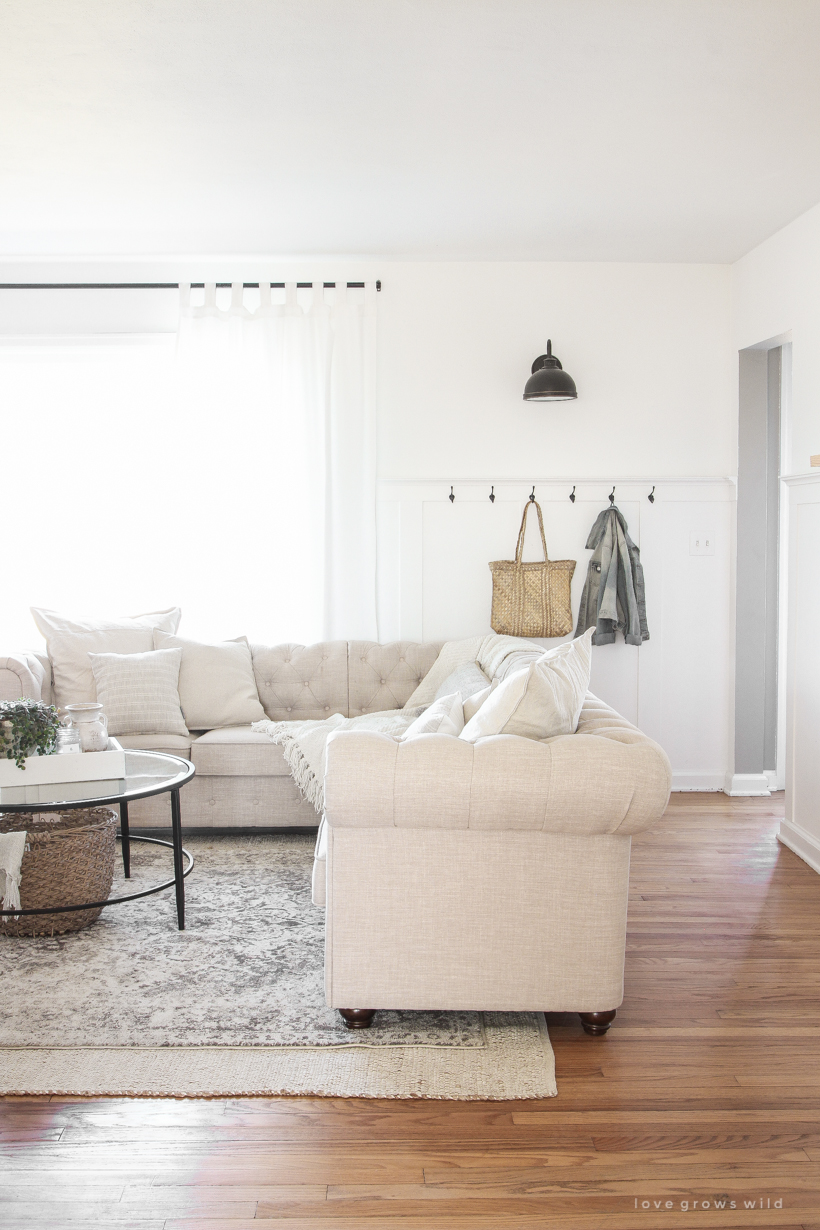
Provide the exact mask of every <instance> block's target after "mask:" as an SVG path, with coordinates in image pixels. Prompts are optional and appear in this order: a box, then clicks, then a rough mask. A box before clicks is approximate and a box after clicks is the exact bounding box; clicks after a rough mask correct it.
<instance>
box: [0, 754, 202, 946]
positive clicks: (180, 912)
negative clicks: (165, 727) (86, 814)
mask: <svg viewBox="0 0 820 1230" xmlns="http://www.w3.org/2000/svg"><path fill="white" fill-rule="evenodd" d="M126 754H127V755H129V756H139V755H146V754H147V755H150V756H154V757H156V756H162V758H163V759H165V760H170V761H176V762H177V763H178V764H182V765H185V770H184V772H182V773H178V774H177V775H176V777H169V778H166V779H163V784H162V785H161V786H157V787H155V788H153V789H146V790H134V791H128V797H127V798H123V797H122V795H108V796H105V797H100V798H98V799H83V800H77V801H71V800H68V799H66V800H64V801H63V802H61V803H0V812H40V811H68V810H69V809H72V810H73V809H77V810H91V809H92V808H94V807H105V806H109V805H112V804H117V806H118V807H119V809H120V831H119V832H118V834H117V836H118V837H119V838H120V842H121V845H122V870H123V875H124V876H125V878H126V880H130V879H131V842H132V841H144V842H149V843H150V844H151V845H155V846H168V847H169V848H170V849H172V850H173V852H174V878H173V880H166V881H165V882H164V883H163V884H156V885H154V886H153V887H152V888H146V889H143V891H142V892H140V893H127V894H126V895H125V896H124V897H109V898H108V899H107V900H106V901H85V902H83V903H82V905H60V906H49V907H48V908H47V909H36V910H0V917H2V916H3V915H6V916H7V915H9V914H13V915H14V916H15V917H21V916H23V915H28V914H68V913H70V912H72V911H74V910H96V909H101V908H104V907H106V906H109V905H121V904H122V903H123V902H125V901H137V900H138V899H139V898H140V897H151V896H153V895H154V893H161V892H163V891H164V890H165V889H166V888H171V886H172V885H173V887H174V889H175V894H176V907H177V925H178V927H179V929H180V931H184V930H185V878H186V876H188V875H190V873H191V871H193V867H194V856H193V854H191V852H190V850H186V849H185V848H184V846H183V845H182V817H181V812H180V807H179V792H180V789H181V787H182V786H185V785H187V783H188V782H189V781H190V780H191V778H192V777H193V776H194V774H195V772H196V770H195V769H194V766H193V765H192V764H191V762H190V761H189V760H183V758H182V757H181V756H169V755H168V754H167V753H166V752H149V753H140V752H138V751H136V750H132V749H130V748H127V749H126ZM166 791H169V792H170V794H171V840H170V841H165V840H164V839H163V838H160V837H132V836H131V831H130V829H129V826H128V804H129V802H132V801H133V800H135V799H148V798H151V797H152V796H153V795H155V794H165V792H166ZM183 856H184V857H185V858H186V859H187V860H188V865H187V867H186V866H183Z"/></svg>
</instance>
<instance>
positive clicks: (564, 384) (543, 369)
mask: <svg viewBox="0 0 820 1230" xmlns="http://www.w3.org/2000/svg"><path fill="white" fill-rule="evenodd" d="M577 396H578V390H577V389H576V387H575V381H574V380H573V379H572V376H570V375H569V373H568V372H565V371H564V369H563V368H562V367H561V361H560V359H556V357H555V355H554V354H553V353H552V341H551V340H550V341H548V342H547V353H546V354H540V355H539V356H538V358H537V359H536V360H535V362H534V363H533V365H532V375H531V376H530V378H529V380H528V381H527V383H526V385H525V386H524V401H572V400H573V398H575V397H577Z"/></svg>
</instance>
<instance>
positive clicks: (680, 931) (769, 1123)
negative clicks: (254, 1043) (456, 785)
mask: <svg viewBox="0 0 820 1230" xmlns="http://www.w3.org/2000/svg"><path fill="white" fill-rule="evenodd" d="M781 814H782V797H776V796H773V797H772V798H762V799H729V798H727V797H726V796H724V795H721V794H708V795H694V794H683V795H673V797H672V799H671V800H670V806H669V808H668V811H667V815H666V817H665V818H664V819H663V820H662V821H660V822H659V823H658V824H656V825H654V826H653V827H652V829H651V830H650V831H649V832H647V833H645V834H642V835H640V836H639V837H638V838H637V839H636V840H635V841H634V843H633V854H632V874H631V891H630V901H629V932H628V943H627V964H626V971H625V992H626V993H625V1001H624V1004H623V1006H622V1007H621V1009H619V1011H618V1016H617V1018H616V1021H615V1024H614V1025H613V1028H612V1030H611V1031H610V1033H609V1034H608V1035H607V1036H606V1037H605V1038H601V1039H594V1038H588V1037H587V1036H586V1035H585V1034H584V1033H583V1031H582V1029H581V1026H580V1023H579V1021H578V1018H577V1016H576V1015H574V1014H570V1013H555V1014H549V1016H548V1020H549V1026H550V1035H551V1037H552V1041H553V1046H554V1049H555V1053H556V1066H557V1072H558V1088H559V1093H558V1097H557V1098H555V1099H545V1100H542V1101H539V1102H531V1103H520V1102H512V1103H484V1104H481V1103H461V1104H457V1103H450V1102H435V1101H430V1102H394V1101H391V1100H389V1099H385V1100H380V1101H372V1100H359V1101H356V1100H352V1101H351V1100H345V1099H338V1098H334V1099H322V1098H258V1099H245V1098H228V1099H201V1100H194V1099H191V1100H185V1099H178V1100H174V1099H157V1098H145V1099H139V1098H136V1099H135V1098H116V1099H113V1098H112V1099H104V1098H81V1097H59V1098H58V1097H54V1098H50V1099H46V1098H42V1097H38V1098H28V1099H27V1098H8V1099H0V1168H2V1174H3V1180H2V1183H0V1224H1V1225H2V1227H3V1230H17V1228H18V1227H19V1230H35V1227H36V1230H41V1228H42V1227H44V1226H51V1225H59V1226H63V1225H65V1226H66V1227H71V1228H72V1230H85V1228H86V1226H87V1227H88V1230H91V1227H93V1228H94V1230H99V1227H100V1226H102V1225H109V1224H110V1225H112V1226H117V1227H119V1226H130V1225H133V1226H135V1227H139V1228H140V1230H251V1227H253V1230H260V1226H261V1227H269V1230H275V1228H278V1227H287V1230H339V1228H340V1227H344V1230H351V1228H352V1227H354V1226H355V1227H359V1226H363V1227H366V1230H509V1227H510V1226H511V1225H512V1226H514V1227H516V1228H517V1230H536V1227H537V1230H544V1227H553V1226H554V1227H556V1228H557V1227H560V1228H561V1230H565V1228H567V1230H639V1228H642V1230H657V1227H660V1226H669V1227H672V1228H675V1227H678V1226H690V1225H693V1224H695V1221H694V1220H693V1217H694V1218H696V1224H697V1225H698V1226H702V1227H711V1226H723V1227H728V1228H729V1230H734V1228H735V1227H737V1230H740V1227H743V1228H744V1230H746V1228H747V1227H766V1226H770V1227H775V1226H777V1227H780V1228H781V1230H782V1228H783V1227H793V1228H794V1230H798V1228H800V1227H802V1228H803V1230H806V1228H807V1227H815V1228H816V1230H820V1022H818V1018H817V999H818V995H819V994H820V877H818V876H817V875H816V874H815V873H814V872H813V871H812V870H811V869H810V868H809V867H807V866H806V864H804V863H803V862H801V860H800V859H798V858H797V857H796V856H795V855H793V854H792V852H791V851H788V850H786V849H785V848H784V847H782V846H779V845H778V843H777V841H776V839H775V831H776V828H777V824H778V821H779V818H780V815H781ZM715 1193H717V1194H718V1196H719V1198H720V1194H721V1193H723V1196H724V1198H727V1199H735V1200H736V1202H737V1203H740V1201H741V1200H754V1202H755V1204H756V1207H755V1208H754V1209H746V1208H739V1209H738V1210H735V1211H734V1212H733V1211H731V1210H730V1209H728V1208H727V1209H722V1210H718V1211H715V1210H714V1209H712V1208H710V1209H708V1210H704V1209H702V1208H701V1207H698V1208H697V1210H694V1209H693V1208H692V1202H693V1201H695V1200H697V1201H698V1202H699V1204H700V1203H702V1202H703V1201H704V1200H706V1201H709V1202H710V1204H711V1202H712V1201H713V1199H714V1195H715ZM761 1198H762V1199H763V1200H764V1203H765V1201H769V1203H770V1205H771V1204H772V1202H774V1201H776V1200H777V1199H781V1200H782V1201H783V1206H784V1207H783V1208H780V1209H775V1208H774V1207H768V1208H766V1207H764V1208H761V1207H759V1204H758V1203H757V1202H758V1201H759V1200H760V1199H761ZM667 1199H669V1200H671V1201H672V1204H673V1206H674V1207H673V1208H672V1209H666V1208H665V1207H664V1209H663V1211H662V1213H661V1211H660V1210H655V1209H654V1208H653V1207H651V1208H650V1209H649V1210H648V1211H647V1210H643V1209H642V1208H636V1207H635V1204H634V1202H635V1201H636V1200H638V1201H639V1203H640V1201H644V1200H648V1201H649V1202H650V1205H652V1204H653V1202H655V1201H662V1202H664V1203H665V1201H666V1200H667ZM630 1201H631V1202H632V1208H631V1209H630V1207H629V1205H630ZM682 1202H684V1203H685V1202H688V1206H689V1207H688V1208H687V1209H686V1210H684V1209H683V1208H682Z"/></svg>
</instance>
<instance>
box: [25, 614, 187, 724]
mask: <svg viewBox="0 0 820 1230" xmlns="http://www.w3.org/2000/svg"><path fill="white" fill-rule="evenodd" d="M31 613H32V615H33V616H34V622H35V624H36V625H37V628H38V630H39V631H40V633H41V634H42V635H43V636H44V637H45V639H46V648H47V650H48V656H49V658H50V660H51V669H52V672H53V674H54V701H55V704H57V705H59V706H60V707H63V706H65V705H72V704H80V703H81V702H83V701H95V700H96V699H97V692H96V689H95V686H94V672H93V671H92V669H91V659H90V657H89V655H90V654H92V653H118V654H130V653H146V652H148V651H149V650H152V649H153V648H154V628H161V629H162V631H163V632H176V630H177V628H178V627H179V621H180V618H181V616H182V612H181V611H180V609H179V607H178V606H174V607H170V608H169V609H168V610H167V611H150V612H149V613H148V614H147V615H124V616H121V617H119V618H113V619H70V618H69V617H68V616H66V615H60V614H58V612H57V611H48V610H45V609H44V608H43V607H36V606H33V607H32V608H31Z"/></svg>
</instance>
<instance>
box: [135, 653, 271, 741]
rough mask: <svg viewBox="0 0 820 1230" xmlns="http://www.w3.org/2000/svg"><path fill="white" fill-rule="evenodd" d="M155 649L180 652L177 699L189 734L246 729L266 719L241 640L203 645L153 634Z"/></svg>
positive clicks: (251, 668) (248, 655) (249, 661)
mask: <svg viewBox="0 0 820 1230" xmlns="http://www.w3.org/2000/svg"><path fill="white" fill-rule="evenodd" d="M154 648H155V649H180V650H181V651H182V666H181V667H180V671H179V698H180V703H181V705H182V712H183V713H184V715H185V721H186V722H187V723H188V726H189V728H190V729H191V730H214V729H216V728H217V727H219V726H249V725H250V724H251V722H261V721H262V720H263V719H264V717H265V716H266V714H265V710H264V709H263V708H262V705H261V703H260V701H259V693H258V692H257V690H256V678H255V676H254V673H253V659H252V657H251V651H250V646H249V645H248V642H247V641H246V640H245V638H244V637H240V639H239V640H238V641H217V642H216V643H214V644H205V643H202V642H200V641H189V640H185V638H184V637H181V636H169V635H168V634H167V633H166V632H159V631H157V632H155V633H154Z"/></svg>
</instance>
